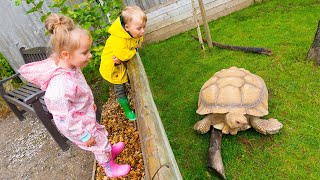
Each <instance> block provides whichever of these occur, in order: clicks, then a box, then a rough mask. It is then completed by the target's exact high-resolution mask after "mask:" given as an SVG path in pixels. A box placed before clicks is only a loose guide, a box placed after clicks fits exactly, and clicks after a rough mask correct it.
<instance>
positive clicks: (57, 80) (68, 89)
mask: <svg viewBox="0 0 320 180" xmlns="http://www.w3.org/2000/svg"><path fill="white" fill-rule="evenodd" d="M18 71H19V72H20V73H21V75H22V76H23V77H24V78H26V79H27V80H28V81H30V82H32V83H34V84H36V85H38V86H39V87H40V88H41V89H42V90H44V91H46V93H45V95H44V101H45V103H46V105H47V108H48V110H49V111H50V112H51V114H52V115H53V120H54V122H55V124H56V126H57V128H58V129H59V131H60V132H61V133H62V134H63V135H64V136H65V137H67V138H68V139H69V140H71V141H72V142H73V143H75V144H76V145H78V146H79V147H80V148H82V149H84V150H88V151H92V152H93V153H94V154H95V156H96V159H97V161H98V162H99V163H104V162H107V161H109V159H110V157H111V146H110V143H109V141H108V139H107V136H108V133H107V131H106V130H105V127H104V126H102V125H100V124H98V123H97V122H96V114H95V110H94V98H93V95H92V92H91V89H90V87H89V86H88V84H87V82H86V80H85V78H84V76H83V74H82V72H81V70H80V69H79V68H74V69H65V68H61V67H58V66H57V65H56V64H55V62H54V59H53V57H50V58H48V59H46V60H43V61H40V62H34V63H29V64H25V65H23V66H21V67H20V69H19V70H18ZM90 136H93V137H94V138H95V140H96V142H97V143H96V145H94V146H92V147H86V146H85V145H84V142H85V141H87V140H88V139H89V137H90Z"/></svg>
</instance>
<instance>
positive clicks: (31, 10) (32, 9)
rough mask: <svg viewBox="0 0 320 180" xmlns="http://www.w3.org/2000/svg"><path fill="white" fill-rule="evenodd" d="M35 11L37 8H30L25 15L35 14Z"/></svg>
mask: <svg viewBox="0 0 320 180" xmlns="http://www.w3.org/2000/svg"><path fill="white" fill-rule="evenodd" d="M37 10H38V8H37V7H36V6H35V7H33V8H31V9H30V10H28V11H27V12H26V13H27V14H30V13H33V12H36V11H37Z"/></svg>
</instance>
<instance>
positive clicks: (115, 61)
mask: <svg viewBox="0 0 320 180" xmlns="http://www.w3.org/2000/svg"><path fill="white" fill-rule="evenodd" d="M112 58H113V62H114V65H119V64H121V60H120V59H118V58H117V57H116V56H112Z"/></svg>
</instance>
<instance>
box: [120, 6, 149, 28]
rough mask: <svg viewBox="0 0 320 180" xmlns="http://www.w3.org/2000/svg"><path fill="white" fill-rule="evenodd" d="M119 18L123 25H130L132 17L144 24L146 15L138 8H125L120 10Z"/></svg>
mask: <svg viewBox="0 0 320 180" xmlns="http://www.w3.org/2000/svg"><path fill="white" fill-rule="evenodd" d="M121 16H122V18H123V22H124V23H125V24H127V23H130V22H131V21H132V18H133V17H136V18H138V19H141V20H142V21H143V22H144V23H146V22H147V15H146V14H145V13H144V12H143V11H142V9H141V8H140V7H138V6H127V7H126V8H125V9H124V10H122V12H121Z"/></svg>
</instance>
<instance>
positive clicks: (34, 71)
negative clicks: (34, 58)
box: [18, 57, 75, 91]
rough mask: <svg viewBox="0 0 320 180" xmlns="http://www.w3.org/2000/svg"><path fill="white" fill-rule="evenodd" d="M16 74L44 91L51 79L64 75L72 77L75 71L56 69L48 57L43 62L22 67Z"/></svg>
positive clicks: (52, 60)
mask: <svg viewBox="0 0 320 180" xmlns="http://www.w3.org/2000/svg"><path fill="white" fill-rule="evenodd" d="M18 72H19V73H20V74H21V76H22V77H24V78H25V79H26V80H27V81H29V82H31V83H33V84H35V85H37V86H39V87H40V88H41V89H42V90H43V91H45V90H46V89H47V87H48V85H49V83H50V80H51V79H52V78H53V77H55V76H57V75H59V74H64V73H67V74H70V75H72V74H73V73H74V72H75V70H71V69H65V68H61V67H58V66H57V65H56V64H55V62H54V59H53V58H52V57H49V58H48V59H46V60H43V61H38V62H33V63H28V64H25V65H22V66H21V67H20V68H19V70H18Z"/></svg>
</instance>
